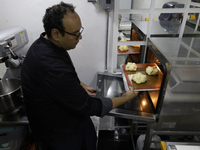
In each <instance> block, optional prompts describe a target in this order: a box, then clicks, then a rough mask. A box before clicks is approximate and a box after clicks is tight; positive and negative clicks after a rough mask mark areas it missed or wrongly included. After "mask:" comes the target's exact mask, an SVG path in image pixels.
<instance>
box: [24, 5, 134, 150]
mask: <svg viewBox="0 0 200 150" xmlns="http://www.w3.org/2000/svg"><path fill="white" fill-rule="evenodd" d="M43 23H44V29H45V33H42V34H41V35H40V37H39V39H37V40H36V41H35V42H34V43H33V44H32V46H31V47H30V49H29V51H28V53H27V55H26V58H25V60H24V62H23V67H22V71H21V80H22V89H23V94H24V100H25V107H26V111H27V116H28V119H29V123H30V127H31V130H32V134H33V136H34V138H35V139H36V140H37V141H38V142H42V143H44V144H45V145H46V148H47V149H48V150H49V149H55V150H57V149H58V150H62V149H63V150H64V149H65V150H83V149H84V150H95V149H96V132H95V129H94V126H93V124H92V121H91V119H90V116H94V115H96V116H100V117H103V116H104V115H106V114H107V113H108V112H109V111H110V110H111V109H112V108H115V107H117V106H119V105H121V104H123V103H125V102H127V101H129V100H131V99H133V98H134V97H135V96H137V93H135V92H134V90H133V88H131V89H130V91H128V92H126V93H125V94H124V95H123V96H122V97H117V98H112V99H110V98H97V97H94V96H95V95H96V89H95V88H93V87H89V86H87V85H85V84H83V83H82V82H81V81H80V80H79V78H78V76H77V74H76V71H75V68H74V66H73V64H72V61H71V59H70V56H69V54H68V52H67V51H66V50H71V49H74V48H75V47H76V45H77V44H78V42H79V40H80V39H82V35H81V33H82V31H83V27H82V24H81V20H80V18H79V16H78V14H77V13H76V12H75V11H74V6H73V5H71V4H66V3H63V2H61V3H60V4H58V5H54V6H52V7H50V8H48V9H47V10H46V14H45V16H44V18H43Z"/></svg>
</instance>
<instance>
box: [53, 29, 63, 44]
mask: <svg viewBox="0 0 200 150" xmlns="http://www.w3.org/2000/svg"><path fill="white" fill-rule="evenodd" d="M51 36H52V38H53V39H54V40H55V41H57V42H58V41H59V38H60V36H61V33H60V32H59V31H58V30H57V29H52V30H51Z"/></svg>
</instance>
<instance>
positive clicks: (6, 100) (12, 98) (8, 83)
mask: <svg viewBox="0 0 200 150" xmlns="http://www.w3.org/2000/svg"><path fill="white" fill-rule="evenodd" d="M22 100H23V98H22V89H21V81H20V79H17V78H12V79H3V80H0V113H1V114H10V113H13V112H15V111H17V110H18V109H19V108H20V107H21V106H22V104H23V101H22Z"/></svg>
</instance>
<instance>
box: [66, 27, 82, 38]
mask: <svg viewBox="0 0 200 150" xmlns="http://www.w3.org/2000/svg"><path fill="white" fill-rule="evenodd" d="M83 30H84V28H83V27H81V29H80V31H79V34H78V35H77V34H75V33H69V32H67V31H64V30H62V31H63V32H65V33H67V34H69V35H73V36H76V37H77V38H76V39H79V38H80V36H81V34H82V32H83Z"/></svg>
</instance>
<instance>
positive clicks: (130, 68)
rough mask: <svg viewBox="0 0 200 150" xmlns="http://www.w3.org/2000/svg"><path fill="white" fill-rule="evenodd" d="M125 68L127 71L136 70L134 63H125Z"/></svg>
mask: <svg viewBox="0 0 200 150" xmlns="http://www.w3.org/2000/svg"><path fill="white" fill-rule="evenodd" d="M126 70H127V71H136V70H137V65H136V64H135V63H132V62H128V63H127V64H126Z"/></svg>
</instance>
